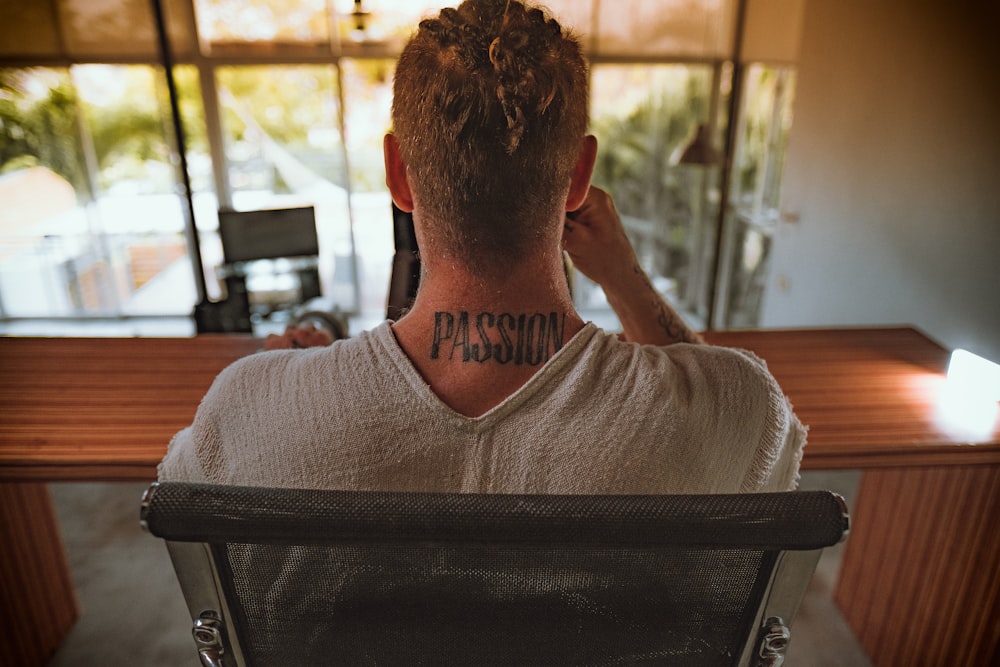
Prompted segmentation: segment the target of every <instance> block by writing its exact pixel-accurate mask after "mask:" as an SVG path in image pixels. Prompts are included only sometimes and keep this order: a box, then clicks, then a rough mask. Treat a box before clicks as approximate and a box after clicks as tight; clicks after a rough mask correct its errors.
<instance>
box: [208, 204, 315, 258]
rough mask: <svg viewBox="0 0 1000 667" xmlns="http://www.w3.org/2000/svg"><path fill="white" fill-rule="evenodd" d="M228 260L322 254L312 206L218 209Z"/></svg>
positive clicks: (220, 233)
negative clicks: (250, 209)
mask: <svg viewBox="0 0 1000 667" xmlns="http://www.w3.org/2000/svg"><path fill="white" fill-rule="evenodd" d="M219 237H220V238H221V239H222V259H223V261H224V262H225V263H226V264H232V263H234V262H249V261H252V260H255V259H277V258H279V257H310V256H316V255H318V254H319V239H318V238H317V237H316V210H315V207H313V206H303V207H299V208H282V209H269V210H260V211H231V210H220V211H219Z"/></svg>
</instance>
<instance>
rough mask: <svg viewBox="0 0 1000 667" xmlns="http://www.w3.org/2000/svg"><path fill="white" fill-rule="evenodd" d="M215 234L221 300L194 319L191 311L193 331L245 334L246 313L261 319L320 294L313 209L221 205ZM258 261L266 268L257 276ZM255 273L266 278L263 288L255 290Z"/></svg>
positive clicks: (249, 323)
mask: <svg viewBox="0 0 1000 667" xmlns="http://www.w3.org/2000/svg"><path fill="white" fill-rule="evenodd" d="M219 238H220V240H221V241H222V261H223V263H222V265H221V266H220V267H218V274H219V277H220V279H221V280H222V281H223V283H224V284H225V286H226V299H225V300H224V301H221V302H217V303H211V304H207V305H206V306H205V307H204V308H203V309H202V311H201V313H200V315H201V316H200V317H198V316H197V315H198V314H199V313H198V311H196V321H197V324H198V327H197V328H198V332H199V333H214V332H243V333H249V332H252V331H253V325H252V320H251V316H252V315H257V316H263V317H266V316H269V315H271V314H272V313H273V312H276V311H283V310H289V309H291V308H293V307H295V306H300V305H303V304H306V303H308V302H309V301H311V300H313V299H315V298H317V297H319V296H321V294H322V291H321V288H320V276H319V238H318V235H317V233H316V211H315V208H314V207H312V206H302V207H297V208H282V209H264V210H253V211H234V210H232V209H221V210H220V211H219ZM262 260H269V261H270V262H271V267H270V271H265V272H264V274H263V275H257V273H258V269H259V265H260V264H261V261H262ZM279 263H280V265H281V266H280V267H279V266H278V265H279ZM255 276H256V278H257V279H258V282H259V281H260V279H261V278H263V279H265V280H266V279H268V278H270V282H271V285H269V288H268V289H257V290H255V289H254V285H253V282H254V280H255ZM281 282H284V283H286V284H284V285H279V284H278V283H281Z"/></svg>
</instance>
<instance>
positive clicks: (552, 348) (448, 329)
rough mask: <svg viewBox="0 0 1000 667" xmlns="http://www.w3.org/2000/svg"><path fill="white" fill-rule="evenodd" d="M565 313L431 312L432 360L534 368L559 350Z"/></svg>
mask: <svg viewBox="0 0 1000 667" xmlns="http://www.w3.org/2000/svg"><path fill="white" fill-rule="evenodd" d="M565 331H566V314H565V313H563V314H559V313H556V312H551V313H549V314H548V315H545V314H543V313H533V314H530V315H529V314H527V313H520V314H518V315H513V314H511V313H499V314H497V313H487V312H482V313H479V314H478V315H473V314H470V313H469V312H468V311H465V310H463V311H459V312H456V313H449V312H443V311H438V312H436V313H434V341H433V342H432V343H431V350H430V353H431V354H430V356H431V359H441V358H445V359H448V360H449V361H461V362H477V363H481V364H482V363H486V362H488V361H494V362H496V363H498V364H507V363H511V364H514V365H515V366H519V365H521V364H528V365H529V366H537V365H539V364H543V363H545V362H546V361H548V360H549V359H550V358H551V357H552V355H554V354H555V353H556V352H558V351H559V350H561V349H562V345H563V334H564V333H565Z"/></svg>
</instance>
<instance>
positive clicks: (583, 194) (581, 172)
mask: <svg viewBox="0 0 1000 667" xmlns="http://www.w3.org/2000/svg"><path fill="white" fill-rule="evenodd" d="M596 161H597V137H595V136H594V135H592V134H588V135H587V136H585V137H584V138H583V146H582V147H581V148H580V156H579V157H578V158H577V160H576V167H574V168H573V176H572V178H571V179H570V183H569V194H568V195H567V196H566V210H567V211H575V210H576V209H578V208H580V207H581V206H583V201H584V200H585V199H586V198H587V193H588V192H589V191H590V177H591V176H592V175H593V173H594V163H595V162H596Z"/></svg>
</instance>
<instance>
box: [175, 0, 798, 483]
mask: <svg viewBox="0 0 1000 667" xmlns="http://www.w3.org/2000/svg"><path fill="white" fill-rule="evenodd" d="M587 96H588V93H587V70H586V66H585V63H584V60H583V56H582V53H581V49H580V45H579V43H578V42H577V41H576V40H575V39H574V38H573V37H571V36H569V35H567V34H566V33H565V32H564V31H563V30H562V29H561V27H560V26H559V25H558V23H556V21H555V20H553V19H551V18H549V17H547V16H546V15H545V14H543V13H542V11H540V10H538V9H532V8H528V7H525V6H524V5H522V4H521V3H520V2H517V1H514V0H512V1H510V2H507V1H506V0H470V1H468V2H464V3H463V4H462V5H461V6H460V7H458V8H457V9H445V10H442V11H441V13H440V14H439V16H438V17H437V18H435V19H429V20H425V21H423V22H421V24H420V28H419V30H418V32H417V33H416V35H414V37H413V38H412V39H411V40H410V42H409V43H408V45H407V46H406V48H405V50H404V51H403V53H402V55H401V56H400V59H399V64H398V67H397V70H396V77H395V82H394V102H393V123H394V133H393V134H390V135H388V136H387V137H386V138H385V144H384V151H385V163H386V181H387V184H388V186H389V190H390V192H391V194H392V198H393V201H394V202H395V203H396V205H397V206H399V208H401V209H402V210H404V211H412V213H413V219H414V225H415V230H416V234H417V239H418V243H419V246H420V249H421V260H422V266H423V273H422V277H421V286H420V289H419V292H418V294H417V297H416V300H415V302H414V304H413V308H412V309H411V310H410V311H409V312H408V313H406V314H405V316H403V317H402V318H400V319H399V321H397V322H386V323H383V324H382V325H380V326H378V327H376V328H375V329H373V330H372V331H369V332H364V333H362V334H360V335H358V336H356V337H355V338H352V339H349V340H344V341H337V342H336V343H334V344H332V345H330V346H329V347H322V348H312V349H309V350H294V351H292V350H288V351H273V352H267V353H263V354H259V355H254V356H253V357H250V358H247V359H243V360H241V361H239V362H237V363H236V364H234V365H233V366H231V367H230V368H228V369H227V370H225V371H224V372H223V373H222V374H221V375H220V376H219V378H218V379H217V380H216V382H215V383H214V385H213V387H212V389H211V390H210V391H209V393H208V395H207V396H206V397H205V400H204V401H203V403H202V405H201V407H200V408H199V411H198V414H197V416H196V418H195V421H194V424H193V425H192V426H191V427H190V428H188V429H185V430H184V431H182V432H181V433H179V434H178V435H177V437H175V438H174V440H173V442H172V443H171V445H170V450H169V452H168V454H167V457H166V458H165V459H164V461H163V463H162V464H161V466H160V477H161V479H186V480H206V481H210V482H216V483H228V484H247V485H261V486H302V487H311V488H345V489H347V488H351V489H383V490H423V491H468V492H508V493H514V492H522V493H684V492H687V493H699V492H701V493H706V492H737V491H763V490H784V489H788V488H792V487H793V486H794V485H795V482H796V479H797V473H798V464H799V458H800V456H801V449H802V446H803V444H804V433H805V429H804V428H803V427H802V426H801V425H800V424H799V423H798V421H797V420H796V418H795V417H794V415H793V414H792V412H791V409H790V407H789V405H788V402H787V401H786V399H785V398H784V396H783V395H782V394H781V391H780V389H779V388H778V386H777V385H776V383H775V382H774V380H773V378H772V377H771V376H770V375H769V374H768V373H767V371H766V369H765V367H764V365H763V363H762V362H761V361H759V360H758V359H756V358H754V357H753V356H752V355H749V354H747V353H742V352H738V351H735V350H729V349H725V348H718V347H712V346H707V345H704V344H702V343H701V339H700V337H699V336H698V335H697V334H696V333H695V332H693V331H691V330H690V329H689V328H688V327H687V326H686V325H685V324H684V322H683V321H682V320H681V318H680V317H679V316H678V315H677V313H675V312H674V311H673V310H672V309H671V308H670V306H669V305H668V304H667V303H666V302H665V301H664V300H663V299H662V297H660V295H659V294H658V293H657V292H656V291H655V290H654V289H653V287H652V285H651V284H650V282H649V280H648V278H647V277H646V275H645V273H644V272H643V271H642V270H641V268H640V267H639V264H638V262H637V261H636V258H635V254H634V252H633V250H632V248H631V246H630V244H629V242H628V240H627V238H626V236H625V233H624V230H623V228H622V225H621V222H620V219H619V217H618V215H617V213H616V212H615V209H614V206H613V204H612V202H611V199H610V198H609V197H608V195H607V194H606V193H604V192H602V191H600V190H598V189H597V188H591V187H590V175H591V171H592V168H593V165H594V159H595V155H596V151H597V145H596V140H595V139H594V138H593V137H590V136H586V134H585V132H586V128H587V124H588V118H587ZM564 249H565V251H566V252H568V254H569V255H570V257H571V258H572V259H573V261H574V263H575V264H576V266H577V267H578V268H579V269H580V270H581V271H583V272H584V273H585V274H586V275H587V276H589V277H590V278H591V279H593V280H594V281H595V282H597V283H598V284H599V285H601V286H602V287H603V289H604V290H605V292H606V294H607V297H608V301H609V302H610V303H611V305H612V307H613V308H614V310H615V312H616V314H617V315H618V316H619V319H620V321H621V323H622V329H623V331H622V334H621V335H620V336H612V335H609V334H606V333H604V332H603V331H601V330H599V329H598V328H597V327H595V326H594V325H593V324H589V323H585V322H584V321H583V320H582V319H581V317H580V316H579V314H578V313H577V312H576V311H575V309H574V307H573V304H572V300H571V297H570V293H569V287H568V284H567V281H566V276H565V273H564V264H563V250H564Z"/></svg>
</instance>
